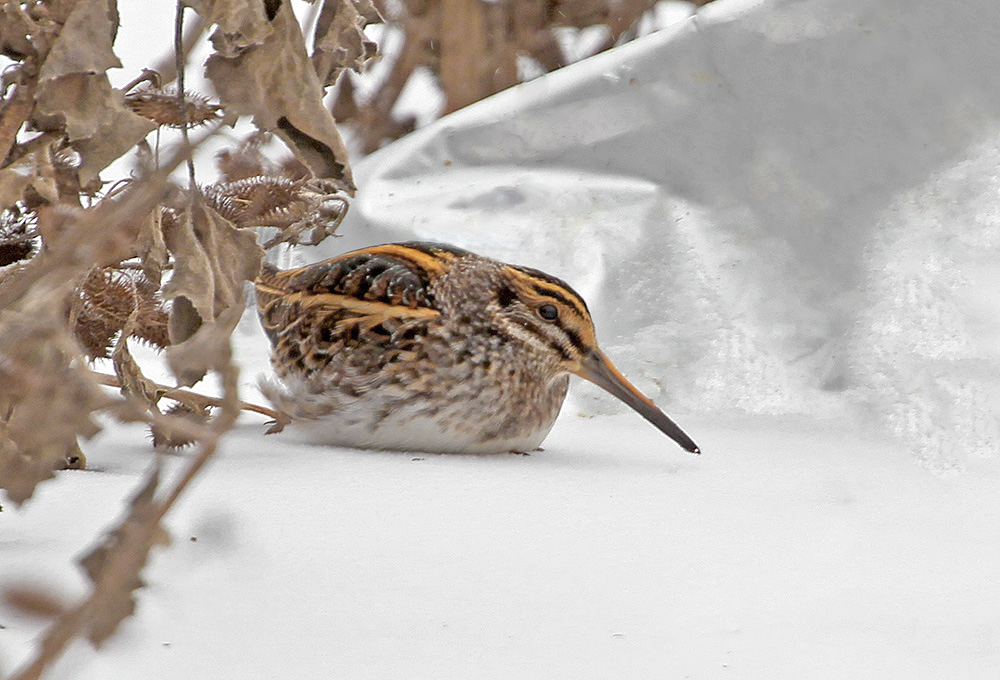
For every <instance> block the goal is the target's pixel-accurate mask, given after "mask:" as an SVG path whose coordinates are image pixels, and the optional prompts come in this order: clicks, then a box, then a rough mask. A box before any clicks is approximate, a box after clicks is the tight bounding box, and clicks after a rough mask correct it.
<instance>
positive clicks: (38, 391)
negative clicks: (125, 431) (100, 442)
mask: <svg viewBox="0 0 1000 680" xmlns="http://www.w3.org/2000/svg"><path fill="white" fill-rule="evenodd" d="M49 306H50V307H51V305H49ZM26 307H31V308H33V309H34V308H36V307H35V306H34V305H26ZM42 308H43V309H44V307H42ZM51 317H52V318H49V315H44V314H42V315H40V314H39V313H38V312H33V313H30V314H27V313H15V312H13V311H9V310H8V311H6V312H5V313H4V314H3V316H2V317H0V383H2V387H3V390H2V391H0V406H2V409H0V422H2V423H3V427H2V428H0V488H3V489H5V490H6V492H7V496H8V497H9V498H10V499H11V500H12V501H14V502H15V503H22V502H24V501H25V500H27V499H28V498H30V497H31V495H32V493H33V492H34V489H35V486H36V485H37V484H38V483H39V482H41V481H43V480H45V479H48V478H50V477H51V476H52V474H53V471H54V470H57V469H60V468H62V467H63V466H64V465H65V462H66V459H67V457H68V456H69V455H71V454H72V453H73V452H74V451H76V450H77V442H76V440H77V437H78V436H81V437H85V438H88V437H91V436H93V435H94V434H96V433H97V432H98V430H99V429H100V428H99V426H98V425H97V423H96V422H95V421H94V420H93V418H92V417H91V416H92V414H93V412H94V411H96V410H99V409H101V408H104V407H105V406H106V405H107V404H108V403H109V400H108V397H107V396H106V395H105V394H104V393H103V392H101V390H100V387H99V386H98V385H97V384H96V382H94V380H93V379H92V378H91V377H90V374H89V372H88V371H86V370H85V369H83V368H82V367H80V366H78V365H77V364H76V363H75V362H74V360H73V353H72V352H71V348H72V342H71V341H70V340H69V339H68V338H67V337H65V336H64V333H65V331H63V330H62V329H61V328H60V327H59V324H60V323H62V322H61V320H59V319H58V318H56V316H55V315H54V314H53V315H51Z"/></svg>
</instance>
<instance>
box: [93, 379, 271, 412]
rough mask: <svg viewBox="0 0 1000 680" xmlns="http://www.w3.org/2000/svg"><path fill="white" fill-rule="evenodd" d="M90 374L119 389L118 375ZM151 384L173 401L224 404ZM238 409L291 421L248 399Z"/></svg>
mask: <svg viewBox="0 0 1000 680" xmlns="http://www.w3.org/2000/svg"><path fill="white" fill-rule="evenodd" d="M90 374H91V375H92V376H93V377H94V380H96V381H97V382H98V383H99V384H101V385H106V386H107V387H117V388H119V389H121V386H122V385H121V381H120V380H118V376H114V375H108V374H107V373H100V372H99V371H90ZM153 386H154V387H156V389H157V390H159V391H162V392H163V396H164V397H166V398H167V399H173V400H174V401H179V402H181V403H186V404H193V405H195V406H198V407H199V408H205V407H207V406H211V407H213V408H222V407H224V406H225V405H226V400H225V399H224V398H223V397H211V396H209V395H207V394H201V393H200V392H192V391H191V390H185V389H181V388H179V387H167V386H166V385H160V384H159V383H153ZM237 404H238V405H239V409H240V410H242V411H252V412H254V413H259V414H261V415H264V416H267V417H268V418H271V419H272V420H274V421H275V424H276V425H282V426H284V425H287V424H288V423H289V422H291V419H290V418H289V417H288V416H286V415H285V414H284V413H281V412H280V411H275V410H274V409H270V408H268V407H266V406H260V405H259V404H253V403H250V402H248V401H239V402H237Z"/></svg>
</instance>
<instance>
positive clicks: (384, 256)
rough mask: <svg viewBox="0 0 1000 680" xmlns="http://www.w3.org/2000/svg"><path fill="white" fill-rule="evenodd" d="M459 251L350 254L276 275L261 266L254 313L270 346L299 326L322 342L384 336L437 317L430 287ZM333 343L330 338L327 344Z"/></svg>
mask: <svg viewBox="0 0 1000 680" xmlns="http://www.w3.org/2000/svg"><path fill="white" fill-rule="evenodd" d="M462 254H464V251H459V250H458V249H454V248H448V247H444V246H438V245H436V244H428V243H402V244H392V245H385V246H376V247H373V248H366V249H363V250H356V251H353V252H350V253H346V254H344V255H340V256H339V257H335V258H332V259H329V260H325V261H323V262H318V263H316V264H312V265H309V266H307V267H302V268H299V269H289V270H285V271H280V270H278V269H276V268H274V267H273V266H270V265H266V264H265V266H264V268H263V270H262V271H261V273H260V276H259V277H258V278H257V280H256V282H255V286H256V289H257V308H258V311H259V313H260V317H261V321H262V322H263V324H264V327H265V329H266V330H267V332H268V335H269V336H271V340H272V342H274V341H275V340H276V337H277V336H279V335H282V334H284V333H287V332H289V331H290V330H292V329H293V328H294V327H296V326H300V325H301V323H303V322H304V321H308V325H309V326H311V327H315V326H317V325H323V326H326V328H327V329H328V330H327V331H326V335H327V337H330V334H331V330H330V329H333V331H335V333H334V335H341V334H343V333H345V332H350V334H351V335H353V336H355V337H356V335H357V332H358V331H357V330H351V329H352V328H357V329H359V330H360V331H361V332H367V331H370V330H372V329H378V330H380V331H383V332H384V331H385V330H388V331H389V332H390V333H391V332H392V331H393V330H394V328H395V327H398V326H399V325H401V324H406V323H407V322H411V321H420V320H426V319H430V318H433V317H436V316H438V315H439V314H440V312H439V311H438V309H437V308H436V307H435V301H434V295H433V293H432V291H431V286H432V283H433V282H434V281H435V280H436V279H437V278H438V277H440V276H442V275H443V274H444V273H445V272H446V271H447V270H448V268H449V267H450V266H451V261H452V260H454V259H455V258H456V257H460V256H461V255H462ZM331 339H335V338H331Z"/></svg>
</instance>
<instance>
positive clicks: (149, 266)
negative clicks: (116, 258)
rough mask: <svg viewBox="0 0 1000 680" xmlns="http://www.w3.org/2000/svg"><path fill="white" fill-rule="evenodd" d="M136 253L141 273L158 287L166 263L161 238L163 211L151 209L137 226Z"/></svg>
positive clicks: (165, 252) (167, 256)
mask: <svg viewBox="0 0 1000 680" xmlns="http://www.w3.org/2000/svg"><path fill="white" fill-rule="evenodd" d="M135 245H136V253H137V255H138V257H139V261H140V262H142V273H143V274H144V275H145V276H146V278H147V279H148V280H149V282H150V283H151V284H153V285H154V286H156V287H157V288H159V286H160V279H161V277H162V275H163V268H164V267H165V266H166V264H167V260H168V259H169V255H168V254H167V244H166V242H165V241H164V240H163V211H162V210H160V209H156V210H153V211H151V212H150V213H149V215H147V216H146V219H144V220H143V221H142V223H141V225H140V226H139V236H138V238H137V239H136V244H135Z"/></svg>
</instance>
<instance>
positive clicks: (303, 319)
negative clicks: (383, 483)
mask: <svg viewBox="0 0 1000 680" xmlns="http://www.w3.org/2000/svg"><path fill="white" fill-rule="evenodd" d="M255 288H256V302H257V311H258V315H259V318H260V321H261V325H262V326H263V329H264V331H265V334H266V335H267V337H268V339H269V341H270V344H271V355H270V361H271V367H272V369H273V376H272V377H270V378H265V379H263V380H262V382H261V384H260V388H261V391H262V392H263V394H264V396H265V397H267V398H268V400H269V401H271V403H272V404H273V405H274V407H275V409H276V410H277V411H278V412H280V413H282V414H283V415H285V416H287V417H288V418H289V419H290V420H291V422H292V423H293V424H295V425H296V427H298V428H299V431H300V433H301V434H302V435H304V438H305V439H306V440H307V441H310V442H313V443H320V444H329V445H333V446H342V447H351V448H360V449H381V450H394V451H414V452H433V453H472V454H488V453H502V452H515V453H527V452H529V451H533V450H536V449H537V447H538V446H539V445H540V444H541V443H542V440H543V439H545V437H546V435H547V434H548V433H549V430H550V429H551V428H552V426H553V424H554V423H555V420H556V417H557V416H558V415H559V411H560V409H561V408H562V404H563V401H564V399H565V397H566V392H567V389H568V385H569V376H570V375H577V376H579V377H581V378H584V379H585V380H589V381H590V382H592V383H594V384H596V385H598V386H599V387H601V388H603V389H604V390H606V391H607V392H609V393H610V394H611V395H613V396H614V397H616V398H617V399H619V400H621V401H622V402H624V403H625V404H627V405H628V406H630V407H631V408H632V409H634V410H635V411H637V412H638V413H639V415H641V416H642V417H643V418H645V419H646V420H648V421H649V422H650V423H652V424H653V425H654V426H656V427H657V428H658V429H659V430H660V431H661V432H663V433H664V434H666V435H667V436H668V437H670V438H671V439H673V440H674V441H675V442H676V443H677V444H678V445H680V446H681V447H682V448H683V449H685V450H687V451H689V452H691V453H696V454H697V453H701V451H700V449H699V447H698V445H697V444H695V443H694V441H693V440H692V439H691V438H690V437H689V436H688V435H687V434H685V432H684V431H683V430H681V428H680V427H679V426H678V425H677V424H676V423H675V422H674V421H673V420H671V419H670V418H669V417H668V416H667V415H666V414H664V413H663V412H662V411H661V410H660V409H659V408H657V407H656V405H655V404H654V403H653V402H652V401H651V400H650V399H649V398H647V397H646V396H645V395H643V394H642V393H641V392H640V391H639V390H638V389H637V388H636V387H635V386H633V385H632V384H631V383H630V382H629V381H628V380H627V379H626V378H625V377H624V376H623V375H622V374H621V372H620V371H619V370H618V369H617V368H615V366H614V364H613V363H611V360H610V359H608V357H607V356H605V354H604V353H603V352H602V351H601V350H600V348H599V347H598V346H597V339H596V334H595V330H594V323H593V320H592V319H591V315H590V312H589V310H588V308H587V305H586V303H585V302H584V300H583V298H582V297H581V296H580V295H579V294H578V293H577V292H576V291H574V290H573V289H572V288H571V287H570V286H569V284H567V283H566V282H565V281H563V280H561V279H559V278H556V277H554V276H550V275H549V274H546V273H543V272H541V271H539V270H537V269H532V268H529V267H522V266H518V265H512V264H506V263H504V262H500V261H498V260H494V259H491V258H488V257H483V256H480V255H476V254H474V253H472V252H469V251H467V250H464V249H461V248H458V247H455V246H451V245H446V244H442V243H433V242H423V241H411V242H405V243H391V244H386V245H379V246H373V247H368V248H363V249H361V250H355V251H352V252H348V253H345V254H343V255H340V256H338V257H334V258H332V259H328V260H325V261H322V262H318V263H315V264H311V265H308V266H305V267H301V268H297V269H288V270H280V269H278V268H277V267H275V266H273V265H271V264H269V263H265V264H264V265H263V266H262V269H261V272H260V274H259V276H258V277H257V279H256V281H255Z"/></svg>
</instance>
